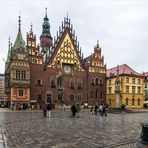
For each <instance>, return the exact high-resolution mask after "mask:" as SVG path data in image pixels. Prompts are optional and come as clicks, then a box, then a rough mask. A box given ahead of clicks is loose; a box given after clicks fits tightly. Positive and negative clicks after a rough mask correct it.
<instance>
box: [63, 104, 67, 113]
mask: <svg viewBox="0 0 148 148" xmlns="http://www.w3.org/2000/svg"><path fill="white" fill-rule="evenodd" d="M65 109H66V106H65V104H63V111H64V112H65Z"/></svg>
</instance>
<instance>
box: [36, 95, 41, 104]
mask: <svg viewBox="0 0 148 148" xmlns="http://www.w3.org/2000/svg"><path fill="white" fill-rule="evenodd" d="M37 102H38V103H42V94H38V100H37Z"/></svg>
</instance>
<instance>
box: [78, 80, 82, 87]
mask: <svg viewBox="0 0 148 148" xmlns="http://www.w3.org/2000/svg"><path fill="white" fill-rule="evenodd" d="M77 84H78V89H81V88H82V81H81V80H78V83H77Z"/></svg>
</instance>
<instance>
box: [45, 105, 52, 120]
mask: <svg viewBox="0 0 148 148" xmlns="http://www.w3.org/2000/svg"><path fill="white" fill-rule="evenodd" d="M46 112H47V117H48V118H49V117H51V104H50V103H48V104H47V106H46Z"/></svg>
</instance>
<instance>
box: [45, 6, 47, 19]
mask: <svg viewBox="0 0 148 148" xmlns="http://www.w3.org/2000/svg"><path fill="white" fill-rule="evenodd" d="M45 17H46V18H47V7H46V8H45Z"/></svg>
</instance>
